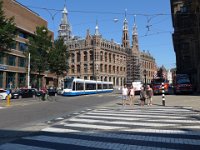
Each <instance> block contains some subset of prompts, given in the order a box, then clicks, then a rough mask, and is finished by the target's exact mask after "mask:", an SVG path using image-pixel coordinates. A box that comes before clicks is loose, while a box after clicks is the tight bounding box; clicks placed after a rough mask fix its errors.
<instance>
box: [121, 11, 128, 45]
mask: <svg viewBox="0 0 200 150" xmlns="http://www.w3.org/2000/svg"><path fill="white" fill-rule="evenodd" d="M122 46H123V47H124V48H130V43H129V35H128V21H127V19H126V11H125V19H124V25H123V34H122Z"/></svg>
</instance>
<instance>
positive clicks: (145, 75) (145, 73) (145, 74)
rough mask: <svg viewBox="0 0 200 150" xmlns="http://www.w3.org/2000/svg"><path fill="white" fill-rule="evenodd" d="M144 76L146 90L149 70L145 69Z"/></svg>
mask: <svg viewBox="0 0 200 150" xmlns="http://www.w3.org/2000/svg"><path fill="white" fill-rule="evenodd" d="M143 74H144V89H145V90H146V86H147V85H146V84H147V78H146V77H147V70H146V69H144V72H143Z"/></svg>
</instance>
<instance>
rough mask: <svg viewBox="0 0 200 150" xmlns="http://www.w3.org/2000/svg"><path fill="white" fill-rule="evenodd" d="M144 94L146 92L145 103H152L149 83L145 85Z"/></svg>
mask: <svg viewBox="0 0 200 150" xmlns="http://www.w3.org/2000/svg"><path fill="white" fill-rule="evenodd" d="M146 94H147V105H152V97H153V90H152V88H151V87H150V85H147V89H146Z"/></svg>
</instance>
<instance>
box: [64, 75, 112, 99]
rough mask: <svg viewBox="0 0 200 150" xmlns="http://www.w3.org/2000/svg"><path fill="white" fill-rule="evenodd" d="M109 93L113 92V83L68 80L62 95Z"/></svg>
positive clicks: (76, 79)
mask: <svg viewBox="0 0 200 150" xmlns="http://www.w3.org/2000/svg"><path fill="white" fill-rule="evenodd" d="M109 92H113V83H112V82H106V81H95V80H84V79H78V78H66V79H65V80H64V89H63V94H62V95H63V96H78V95H88V94H98V93H109Z"/></svg>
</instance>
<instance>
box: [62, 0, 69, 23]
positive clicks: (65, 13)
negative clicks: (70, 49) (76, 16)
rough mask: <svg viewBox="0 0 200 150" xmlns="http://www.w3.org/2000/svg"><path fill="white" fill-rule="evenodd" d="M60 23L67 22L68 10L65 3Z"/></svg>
mask: <svg viewBox="0 0 200 150" xmlns="http://www.w3.org/2000/svg"><path fill="white" fill-rule="evenodd" d="M65 2H66V1H65ZM61 23H62V24H68V11H67V8H66V3H65V4H64V9H63V11H62V20H61Z"/></svg>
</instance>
